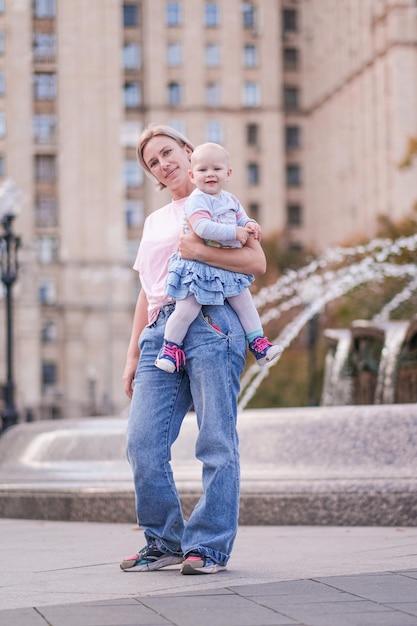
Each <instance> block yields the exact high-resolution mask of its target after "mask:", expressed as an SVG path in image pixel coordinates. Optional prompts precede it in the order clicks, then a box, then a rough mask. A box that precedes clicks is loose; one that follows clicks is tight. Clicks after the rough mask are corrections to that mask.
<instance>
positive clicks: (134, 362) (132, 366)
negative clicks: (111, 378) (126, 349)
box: [122, 357, 138, 399]
mask: <svg viewBox="0 0 417 626" xmlns="http://www.w3.org/2000/svg"><path fill="white" fill-rule="evenodd" d="M137 366H138V359H137V358H129V357H128V358H127V360H126V365H125V369H124V372H123V376H122V380H123V389H124V392H125V394H126V395H127V397H128V398H130V399H132V395H133V379H134V377H135V373H136V368H137Z"/></svg>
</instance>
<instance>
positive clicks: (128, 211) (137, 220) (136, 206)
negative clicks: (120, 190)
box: [125, 200, 144, 228]
mask: <svg viewBox="0 0 417 626" xmlns="http://www.w3.org/2000/svg"><path fill="white" fill-rule="evenodd" d="M125 217H126V226H127V228H139V227H140V226H142V224H143V219H144V210H143V201H142V200H126V202H125Z"/></svg>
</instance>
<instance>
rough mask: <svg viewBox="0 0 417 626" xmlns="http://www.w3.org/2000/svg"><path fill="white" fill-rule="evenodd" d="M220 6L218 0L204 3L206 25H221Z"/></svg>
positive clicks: (209, 26) (210, 26) (212, 26)
mask: <svg viewBox="0 0 417 626" xmlns="http://www.w3.org/2000/svg"><path fill="white" fill-rule="evenodd" d="M219 24H220V16H219V7H218V6H217V3H216V2H206V3H205V5H204V26H206V27H207V28H214V27H216V26H219Z"/></svg>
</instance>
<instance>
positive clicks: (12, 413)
mask: <svg viewBox="0 0 417 626" xmlns="http://www.w3.org/2000/svg"><path fill="white" fill-rule="evenodd" d="M19 197H20V191H19V189H18V187H17V186H16V184H15V183H14V182H13V181H12V180H10V179H7V180H6V181H5V183H4V184H3V185H2V186H1V187H0V221H1V224H2V226H3V230H4V234H3V235H0V273H1V281H2V283H3V284H4V286H5V288H6V344H7V350H6V370H7V379H6V384H5V386H4V400H5V406H4V410H3V414H2V422H3V425H2V430H6V428H8V427H9V426H13V425H14V424H16V422H17V418H18V413H17V410H16V407H15V404H14V382H13V300H12V287H13V283H14V282H15V281H16V279H17V271H18V262H17V251H18V249H19V246H20V238H19V237H16V235H14V233H13V230H12V224H13V220H14V218H15V217H16V215H17V213H18V203H19Z"/></svg>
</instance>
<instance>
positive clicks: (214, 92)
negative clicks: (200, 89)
mask: <svg viewBox="0 0 417 626" xmlns="http://www.w3.org/2000/svg"><path fill="white" fill-rule="evenodd" d="M206 103H207V105H208V106H209V107H216V106H219V104H220V85H219V83H208V85H207V86H206Z"/></svg>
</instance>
